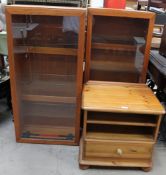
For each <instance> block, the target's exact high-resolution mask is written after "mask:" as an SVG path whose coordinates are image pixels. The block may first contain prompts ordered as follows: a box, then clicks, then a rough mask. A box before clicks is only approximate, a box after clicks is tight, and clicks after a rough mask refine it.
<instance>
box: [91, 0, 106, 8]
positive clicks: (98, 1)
mask: <svg viewBox="0 0 166 175" xmlns="http://www.w3.org/2000/svg"><path fill="white" fill-rule="evenodd" d="M103 1H104V0H91V6H92V7H103Z"/></svg>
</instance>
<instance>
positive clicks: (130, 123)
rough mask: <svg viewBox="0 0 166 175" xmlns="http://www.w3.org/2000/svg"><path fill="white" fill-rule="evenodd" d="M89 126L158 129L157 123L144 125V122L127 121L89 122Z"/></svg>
mask: <svg viewBox="0 0 166 175" xmlns="http://www.w3.org/2000/svg"><path fill="white" fill-rule="evenodd" d="M87 123H89V124H104V125H125V126H147V127H156V126H157V125H156V123H150V122H149V123H142V122H129V121H128V122H125V121H106V120H87Z"/></svg>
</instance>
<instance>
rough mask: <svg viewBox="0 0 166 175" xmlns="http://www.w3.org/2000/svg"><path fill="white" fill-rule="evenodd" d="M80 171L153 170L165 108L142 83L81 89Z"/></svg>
mask: <svg viewBox="0 0 166 175" xmlns="http://www.w3.org/2000/svg"><path fill="white" fill-rule="evenodd" d="M82 109H83V110H84V129H83V136H82V139H81V142H80V160H79V163H80V168H81V169H86V168H88V167H89V166H91V165H94V166H114V167H140V168H142V169H143V170H144V171H150V170H151V168H152V153H153V148H154V144H155V142H156V139H157V136H158V131H159V126H160V121H161V118H162V115H163V114H164V113H165V110H164V108H163V107H162V105H161V104H160V102H159V101H158V99H157V98H156V97H155V95H154V94H153V92H152V91H151V89H149V88H148V87H147V86H146V85H145V84H135V83H117V82H116V83H115V82H97V81H89V82H87V84H85V86H84V90H83V99H82Z"/></svg>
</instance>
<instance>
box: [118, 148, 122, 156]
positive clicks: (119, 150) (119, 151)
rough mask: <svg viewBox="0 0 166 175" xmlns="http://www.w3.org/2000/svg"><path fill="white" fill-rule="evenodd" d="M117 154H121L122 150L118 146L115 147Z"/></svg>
mask: <svg viewBox="0 0 166 175" xmlns="http://www.w3.org/2000/svg"><path fill="white" fill-rule="evenodd" d="M117 154H118V155H120V156H121V155H122V154H123V151H122V150H121V149H120V148H118V149H117Z"/></svg>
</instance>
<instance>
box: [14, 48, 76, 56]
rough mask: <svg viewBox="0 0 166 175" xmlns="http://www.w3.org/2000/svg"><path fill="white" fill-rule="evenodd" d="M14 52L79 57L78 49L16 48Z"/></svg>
mask: <svg viewBox="0 0 166 175" xmlns="http://www.w3.org/2000/svg"><path fill="white" fill-rule="evenodd" d="M14 52H15V53H36V54H53V55H70V56H77V49H73V48H55V47H35V46H16V47H15V48H14Z"/></svg>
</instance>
